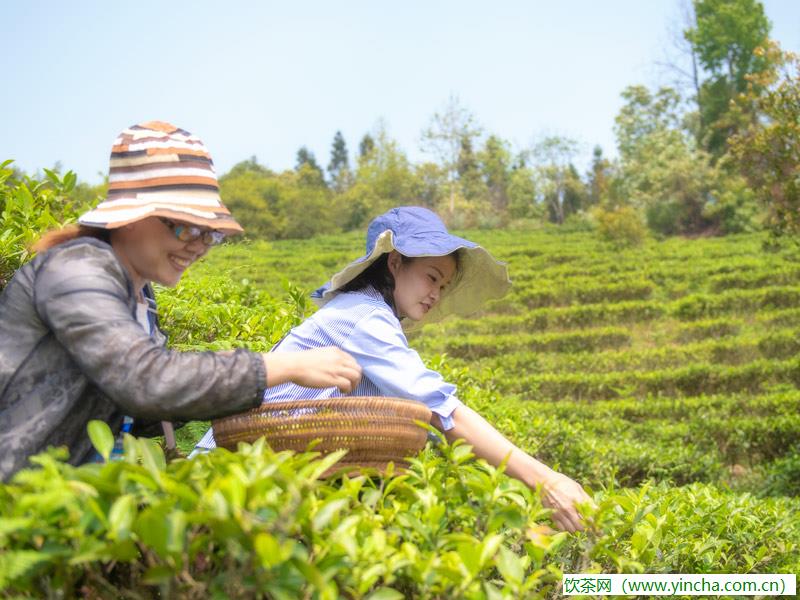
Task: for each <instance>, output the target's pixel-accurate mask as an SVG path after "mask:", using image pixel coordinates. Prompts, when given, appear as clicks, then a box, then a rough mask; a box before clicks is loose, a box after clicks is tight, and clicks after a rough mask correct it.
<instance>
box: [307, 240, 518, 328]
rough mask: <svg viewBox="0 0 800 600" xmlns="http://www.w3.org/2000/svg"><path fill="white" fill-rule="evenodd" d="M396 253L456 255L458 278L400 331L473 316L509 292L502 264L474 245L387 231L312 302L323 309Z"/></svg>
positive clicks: (331, 280) (404, 322)
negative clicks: (399, 237)
mask: <svg viewBox="0 0 800 600" xmlns="http://www.w3.org/2000/svg"><path fill="white" fill-rule="evenodd" d="M392 250H397V251H398V252H399V253H400V254H402V255H404V256H408V257H411V258H421V257H425V256H447V255H448V254H452V253H453V252H456V251H459V271H460V272H459V275H458V277H457V279H456V282H455V283H454V284H453V285H452V286H451V287H449V288H446V289H445V291H444V293H443V294H442V297H441V299H440V300H439V302H438V303H437V304H436V305H435V306H434V307H433V308H432V309H431V310H430V311H428V313H427V314H426V315H425V317H424V318H422V319H420V320H419V321H412V320H410V319H403V320H402V325H403V329H404V330H406V331H414V330H417V329H419V328H421V327H422V326H424V325H426V324H428V323H435V322H438V321H441V320H442V319H444V318H445V317H447V316H449V315H451V314H455V315H460V316H468V315H471V314H474V313H475V312H477V311H478V310H480V309H481V307H482V306H483V305H484V304H485V303H486V302H487V301H489V300H494V299H498V298H502V297H503V296H505V295H506V294H507V293H508V291H509V290H510V289H511V281H510V280H509V278H508V269H507V266H506V264H505V263H503V262H500V261H497V260H495V259H494V258H493V257H492V255H491V254H489V252H488V251H487V250H485V249H484V248H482V247H481V246H479V245H478V244H476V243H475V242H471V241H469V240H465V239H463V238H460V237H458V236H455V235H450V234H449V233H444V232H441V231H429V232H417V233H415V234H413V235H408V236H404V237H403V239H402V240H397V239H396V238H395V236H394V233H393V232H392V231H391V230H390V229H387V230H385V231H383V232H382V233H381V234H380V235H378V237H377V239H376V240H375V243H374V245H373V247H372V250H371V251H370V252H369V254H366V255H364V256H362V257H361V258H358V259H356V260H354V261H353V262H351V263H350V264H349V265H347V266H346V267H345V268H344V269H342V270H341V271H339V272H338V273H336V274H335V275H333V277H331V279H330V281H329V282H328V283H327V284H325V285H324V286H322V287H321V288H319V289H318V290H316V291H315V292H314V293H313V294H312V296H311V297H312V299H313V300H314V302H315V303H316V304H317V305H318V306H320V307H322V306H324V305H325V304H327V303H328V302H329V301H330V300H331V299H333V298H334V297H335V296H336V295H337V294H338V291H339V290H340V289H341V288H342V287H344V286H345V285H347V284H348V283H350V282H351V281H352V280H353V279H355V278H356V277H358V276H359V275H360V274H361V273H363V272H364V271H365V270H366V269H367V268H368V267H369V266H370V265H371V264H372V263H374V262H375V261H376V260H378V258H379V257H380V256H382V255H383V254H386V253H387V252H391V251H392Z"/></svg>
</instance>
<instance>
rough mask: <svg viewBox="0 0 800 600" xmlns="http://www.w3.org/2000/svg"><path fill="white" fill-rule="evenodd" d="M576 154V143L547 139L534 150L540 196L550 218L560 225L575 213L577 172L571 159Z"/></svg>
mask: <svg viewBox="0 0 800 600" xmlns="http://www.w3.org/2000/svg"><path fill="white" fill-rule="evenodd" d="M577 153H578V143H577V142H576V141H575V140H572V139H570V138H566V137H561V136H548V137H546V138H544V139H543V140H541V141H540V142H539V143H537V144H536V145H535V147H534V148H533V157H534V159H535V160H536V163H537V172H538V175H539V179H540V185H539V186H537V187H539V190H540V193H541V194H542V196H543V199H544V202H545V203H546V205H547V207H548V212H549V214H550V219H551V221H553V222H554V223H559V224H561V223H563V222H564V219H565V218H566V217H567V215H568V214H570V213H571V212H574V211H575V209H576V207H575V206H574V204H575V193H576V192H577V182H576V181H575V180H576V179H577V180H578V181H580V178H579V177H577V172H576V171H575V167H573V166H572V159H573V158H574V157H575V155H576V154H577Z"/></svg>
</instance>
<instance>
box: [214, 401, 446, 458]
mask: <svg viewBox="0 0 800 600" xmlns="http://www.w3.org/2000/svg"><path fill="white" fill-rule="evenodd" d="M430 419H431V411H430V409H429V408H428V407H427V406H425V405H424V404H423V403H422V402H417V401H415V400H405V399H402V398H384V397H373V396H346V397H342V398H322V399H317V400H294V401H289V402H269V403H266V404H262V405H261V406H259V407H257V408H254V409H251V410H249V411H247V412H243V413H240V414H237V415H231V416H229V417H225V418H223V419H217V420H215V421H213V423H212V425H213V427H214V438H215V440H216V442H217V446H220V447H223V448H227V449H229V450H233V449H235V448H236V445H237V444H238V443H239V442H250V443H252V442H254V441H255V440H257V439H258V438H260V437H261V436H264V437H265V438H266V441H267V443H268V444H269V445H270V447H271V448H272V449H273V450H275V451H281V450H295V451H297V452H302V451H304V450H306V449H307V448H308V445H309V444H310V443H311V442H312V441H314V440H319V443H318V444H317V445H316V446H314V450H315V451H317V452H321V453H323V454H327V453H329V452H334V451H336V450H342V449H344V450H347V454H346V455H345V456H344V458H342V460H340V461H339V462H338V463H337V464H336V465H335V466H334V468H333V469H331V470H330V471H331V472H334V471H337V470H339V469H341V468H342V467H355V468H367V467H371V468H375V469H378V470H379V471H381V472H383V471H384V470H385V469H386V467H387V465H388V463H389V462H393V463H394V464H395V465H396V466H397V467H398V468H399V469H403V468H405V467H407V466H408V464H407V463H406V461H405V460H404V459H405V458H406V457H407V456H411V455H413V454H416V453H418V452H419V451H420V450H421V449H422V447H423V446H424V445H425V441H426V439H427V431H426V430H425V429H424V428H422V427H420V426H419V425H417V424H416V423H415V422H414V421H422V422H423V423H428V422H429V421H430ZM328 474H330V473H328Z"/></svg>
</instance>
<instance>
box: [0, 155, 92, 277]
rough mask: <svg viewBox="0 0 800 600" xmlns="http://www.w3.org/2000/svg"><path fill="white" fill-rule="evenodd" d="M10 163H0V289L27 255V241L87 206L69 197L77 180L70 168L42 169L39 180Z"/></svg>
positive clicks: (77, 213)
mask: <svg viewBox="0 0 800 600" xmlns="http://www.w3.org/2000/svg"><path fill="white" fill-rule="evenodd" d="M12 163H13V161H11V160H7V161H5V162H3V163H0V289H2V288H3V287H5V284H6V282H7V281H8V279H9V278H10V277H11V275H13V273H14V271H15V270H16V269H18V268H19V267H20V265H22V263H24V262H25V261H26V260H27V259H28V258H29V257H30V245H31V244H32V243H33V242H34V241H36V239H37V238H38V237H39V235H40V234H41V233H42V232H43V231H46V230H48V229H54V228H57V227H59V226H61V225H66V224H68V223H71V222H73V221H75V220H76V219H77V217H78V215H80V213H81V212H83V211H84V210H85V208H86V207H84V206H80V205H76V204H75V202H74V201H73V200H72V199H71V193H72V191H73V190H74V188H75V184H76V183H77V177H76V175H75V173H73V172H72V171H67V172H66V173H65V174H64V175H60V174H58V173H56V172H55V171H51V170H49V169H44V173H45V179H43V180H42V181H38V180H36V179H34V178H32V177H30V176H27V175H23V176H19V175H17V174H16V173H15V172H14V170H13V168H12Z"/></svg>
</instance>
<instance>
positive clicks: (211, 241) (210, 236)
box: [158, 217, 225, 246]
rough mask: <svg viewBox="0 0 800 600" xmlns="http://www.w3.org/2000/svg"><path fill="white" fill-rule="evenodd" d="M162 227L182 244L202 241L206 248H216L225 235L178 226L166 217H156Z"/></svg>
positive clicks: (192, 226) (189, 226)
mask: <svg viewBox="0 0 800 600" xmlns="http://www.w3.org/2000/svg"><path fill="white" fill-rule="evenodd" d="M158 220H159V221H161V222H162V223H163V224H164V225H166V226H167V227H169V228H170V229H171V230H172V233H174V234H175V237H176V238H178V239H179V240H180V241H182V242H187V243H188V242H194V241H196V240H202V242H203V243H204V244H205V245H206V246H216V245H217V244H219V243H220V242H222V240H224V239H225V234H224V233H222V232H221V231H213V230H208V229H201V228H200V227H195V226H194V225H179V224H178V223H176V222H175V221H171V220H170V219H167V218H166V217H158Z"/></svg>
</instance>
